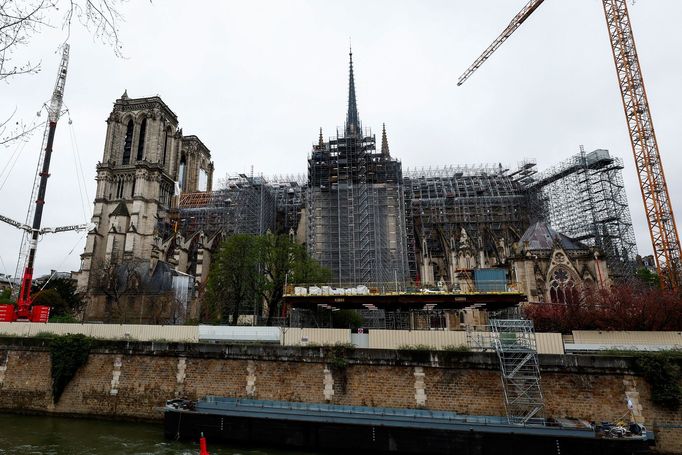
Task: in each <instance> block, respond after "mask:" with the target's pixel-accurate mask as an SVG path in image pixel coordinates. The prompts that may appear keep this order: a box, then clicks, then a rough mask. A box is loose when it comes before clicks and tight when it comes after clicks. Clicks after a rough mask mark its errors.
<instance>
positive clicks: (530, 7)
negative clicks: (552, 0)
mask: <svg viewBox="0 0 682 455" xmlns="http://www.w3.org/2000/svg"><path fill="white" fill-rule="evenodd" d="M544 1H545V0H530V1H529V2H528V3H527V4H526V6H524V7H523V9H521V11H519V13H518V14H517V15H516V16H514V19H512V20H511V22H509V25H507V28H505V29H504V30H503V31H502V33H501V34H500V36H498V37H497V38H496V39H495V41H493V43H492V44H491V45H490V46H488V48H487V49H486V50H485V51H483V53H482V54H481V56H480V57H478V58H477V59H476V61H475V62H474V63H472V64H471V66H470V67H469V68H467V70H466V71H465V72H464V74H462V75H461V76H460V77H459V80H458V81H457V85H458V86H460V85H462V84H463V83H464V82H466V80H467V79H469V77H470V76H471V75H472V74H474V71H476V70H477V69H479V68H480V67H481V65H483V64H484V63H485V61H486V60H488V58H489V57H490V56H491V55H493V52H495V51H496V50H497V48H499V47H500V46H502V43H504V42H505V41H507V38H509V37H510V36H511V35H512V33H514V32H515V31H516V29H517V28H519V27H520V26H521V24H523V23H524V22H525V21H526V19H528V16H530V15H531V14H533V11H535V10H536V9H538V7H539V6H540V5H542V2H544Z"/></svg>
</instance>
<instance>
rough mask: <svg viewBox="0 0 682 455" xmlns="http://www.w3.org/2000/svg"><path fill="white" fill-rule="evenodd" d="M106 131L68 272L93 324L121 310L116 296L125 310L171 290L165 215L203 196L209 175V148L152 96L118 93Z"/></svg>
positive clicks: (207, 188)
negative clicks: (84, 228)
mask: <svg viewBox="0 0 682 455" xmlns="http://www.w3.org/2000/svg"><path fill="white" fill-rule="evenodd" d="M107 125H108V126H107V133H106V139H105V143H104V155H103V157H102V161H101V162H99V163H98V164H97V177H96V180H97V193H96V196H95V206H94V211H93V217H92V223H93V224H94V225H95V227H94V229H92V230H91V231H90V232H89V233H88V237H87V242H86V246H85V251H84V252H83V254H82V255H81V270H80V272H77V273H76V274H75V276H76V277H77V280H78V288H79V289H80V290H81V291H85V292H86V295H87V297H88V300H89V302H88V308H87V310H86V317H87V318H92V319H107V317H106V314H107V313H108V312H109V313H110V312H111V311H110V310H111V307H112V305H115V306H121V305H122V304H121V302H120V301H119V300H120V294H126V293H127V294H128V296H127V299H126V302H125V305H126V306H130V307H132V306H135V300H140V298H141V297H142V296H145V295H146V296H149V295H150V294H155V293H156V294H159V293H162V292H164V291H167V290H169V289H170V287H171V286H170V281H172V280H171V278H172V276H171V275H172V274H173V273H174V272H175V270H174V269H173V267H172V266H169V265H168V264H167V263H165V262H164V260H165V258H166V255H165V254H164V252H163V244H164V241H165V240H167V238H168V237H169V236H172V235H173V230H172V227H171V225H170V218H169V215H170V212H171V210H172V209H173V208H174V205H176V200H177V197H176V196H177V194H178V192H179V191H182V192H193V191H210V190H211V184H212V175H213V163H212V162H211V161H210V159H211V154H210V151H209V150H208V148H206V146H205V145H204V144H203V143H202V142H201V141H200V140H199V138H197V137H196V136H183V135H182V129H181V128H179V127H178V118H177V116H176V115H175V113H174V112H173V111H172V110H171V109H170V108H169V107H168V106H167V105H166V104H165V103H164V102H163V101H162V100H161V98H159V97H158V96H155V97H149V98H135V99H133V98H129V97H128V94H127V92H125V93H124V94H123V95H122V96H121V98H120V99H117V100H116V102H115V103H114V109H113V111H112V112H111V114H110V115H109V118H108V119H107ZM112 300H114V302H112ZM137 304H138V305H142V303H139V302H138V303H137ZM115 319H116V318H115Z"/></svg>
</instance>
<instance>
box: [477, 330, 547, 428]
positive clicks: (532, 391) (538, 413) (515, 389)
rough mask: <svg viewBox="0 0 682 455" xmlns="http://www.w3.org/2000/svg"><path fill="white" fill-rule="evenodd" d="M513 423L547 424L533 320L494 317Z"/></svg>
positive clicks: (508, 414) (495, 343)
mask: <svg viewBox="0 0 682 455" xmlns="http://www.w3.org/2000/svg"><path fill="white" fill-rule="evenodd" d="M490 329H491V336H492V340H493V343H494V346H495V352H497V357H498V359H499V361H500V371H501V375H502V388H503V390H504V400H505V407H506V409H507V418H508V419H509V423H511V424H517V425H528V424H540V425H544V418H543V416H542V413H543V409H544V406H545V405H544V398H543V396H542V389H541V388H540V364H539V362H538V352H537V347H536V343H535V330H534V329H533V321H529V320H526V319H491V320H490Z"/></svg>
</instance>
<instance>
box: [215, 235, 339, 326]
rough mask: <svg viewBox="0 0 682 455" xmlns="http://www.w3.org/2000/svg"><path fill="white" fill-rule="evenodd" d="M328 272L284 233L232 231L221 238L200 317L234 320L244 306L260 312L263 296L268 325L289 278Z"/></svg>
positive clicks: (322, 278) (319, 278)
mask: <svg viewBox="0 0 682 455" xmlns="http://www.w3.org/2000/svg"><path fill="white" fill-rule="evenodd" d="M330 276H331V272H329V270H327V269H325V268H323V267H322V266H320V265H319V264H318V263H317V261H315V260H314V259H312V258H310V257H309V256H308V255H307V253H306V251H305V248H304V247H303V246H302V245H299V244H297V243H295V242H294V241H293V240H292V239H291V238H290V237H289V236H287V235H277V234H272V233H267V234H264V235H261V236H254V235H248V234H238V235H234V236H232V237H230V238H228V239H227V240H225V241H224V242H223V244H222V245H221V247H220V250H219V252H218V255H217V257H216V258H215V260H214V261H213V263H212V266H211V271H210V272H209V277H208V283H207V286H206V294H205V296H204V302H205V303H206V307H207V313H208V314H206V313H205V314H204V319H213V318H216V319H219V320H221V321H223V322H228V321H231V323H232V324H235V323H236V322H237V320H238V318H239V315H240V314H242V311H245V310H248V311H249V312H250V313H254V312H255V314H257V315H260V314H261V311H260V309H261V308H260V305H261V303H263V302H264V303H265V304H266V306H267V308H268V311H267V320H266V324H267V325H271V324H272V321H273V318H274V317H276V316H277V315H278V314H280V312H281V309H282V300H283V297H284V290H285V289H284V288H285V286H286V285H287V283H290V284H294V283H321V282H326V281H328V280H329V277H330ZM254 310H255V311H254ZM230 316H231V317H230Z"/></svg>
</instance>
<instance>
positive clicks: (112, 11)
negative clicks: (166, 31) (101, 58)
mask: <svg viewBox="0 0 682 455" xmlns="http://www.w3.org/2000/svg"><path fill="white" fill-rule="evenodd" d="M124 1H125V0H21V1H17V0H0V82H5V83H9V82H10V80H11V79H12V78H14V77H17V76H20V75H26V74H35V73H37V72H38V71H40V61H38V62H36V61H31V60H30V59H28V58H23V57H20V56H19V55H18V51H19V50H20V49H22V48H24V47H26V46H28V45H29V44H30V42H31V38H32V37H33V36H34V35H36V34H37V33H40V31H41V30H43V29H45V28H61V29H62V30H63V32H64V41H63V43H66V42H67V41H68V39H69V37H70V35H71V27H72V25H73V24H74V23H79V24H80V25H81V26H83V27H84V28H85V29H87V30H88V31H89V32H90V33H91V34H92V35H93V37H94V38H95V39H97V40H99V41H101V42H102V43H104V44H106V45H109V46H110V47H112V48H113V50H114V53H115V54H116V55H117V56H119V57H122V49H123V47H122V44H121V41H120V39H119V23H120V22H121V21H122V20H123V17H122V15H121V14H120V12H119V5H120V4H121V3H122V2H124ZM15 114H16V109H15V110H14V112H12V113H11V114H0V119H3V120H0V145H8V144H10V143H12V142H16V141H21V140H27V139H28V138H29V137H30V135H31V133H33V132H34V131H35V130H36V129H37V128H38V127H40V126H41V125H42V124H41V123H36V122H33V123H26V122H23V121H21V120H16V119H15V118H14V117H15Z"/></svg>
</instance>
